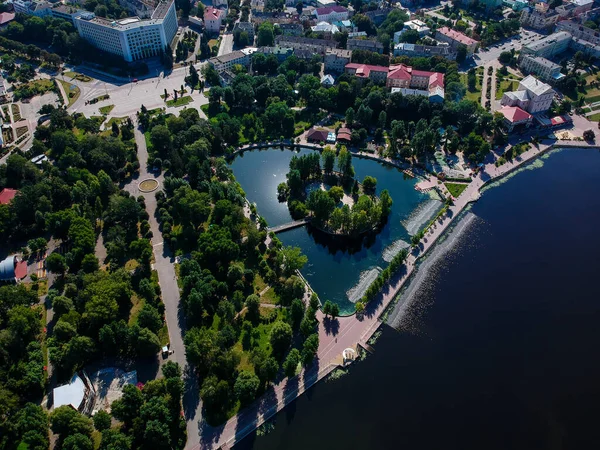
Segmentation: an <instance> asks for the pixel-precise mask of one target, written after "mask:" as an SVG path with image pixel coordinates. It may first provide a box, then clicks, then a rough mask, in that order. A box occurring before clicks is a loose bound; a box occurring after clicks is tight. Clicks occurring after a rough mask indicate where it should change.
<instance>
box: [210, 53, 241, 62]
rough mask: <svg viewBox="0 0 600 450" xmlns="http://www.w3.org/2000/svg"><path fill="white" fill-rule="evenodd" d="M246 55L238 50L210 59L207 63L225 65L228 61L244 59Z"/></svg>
mask: <svg viewBox="0 0 600 450" xmlns="http://www.w3.org/2000/svg"><path fill="white" fill-rule="evenodd" d="M246 56H247V55H246V53H244V52H242V51H240V50H235V51H233V52H231V53H227V54H225V55H221V56H215V57H214V58H210V59H209V61H212V62H213V64H214V63H215V62H220V63H222V64H223V63H227V62H230V61H234V60H236V59H240V58H244V57H246Z"/></svg>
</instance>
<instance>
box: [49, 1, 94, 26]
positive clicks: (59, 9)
mask: <svg viewBox="0 0 600 450" xmlns="http://www.w3.org/2000/svg"><path fill="white" fill-rule="evenodd" d="M86 12H87V11H84V10H82V9H77V8H73V7H72V6H67V5H63V4H60V5H58V6H55V7H54V8H52V9H51V10H50V15H52V17H57V18H59V19H64V20H68V21H69V22H71V23H72V24H73V25H75V19H76V18H77V17H81V15H82V14H85V13H86Z"/></svg>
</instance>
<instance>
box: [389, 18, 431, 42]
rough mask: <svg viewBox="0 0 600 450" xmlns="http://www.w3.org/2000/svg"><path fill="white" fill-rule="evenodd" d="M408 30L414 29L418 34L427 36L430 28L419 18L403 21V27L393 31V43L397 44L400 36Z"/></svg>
mask: <svg viewBox="0 0 600 450" xmlns="http://www.w3.org/2000/svg"><path fill="white" fill-rule="evenodd" d="M409 30H413V31H416V32H417V33H419V36H421V37H423V36H427V35H428V34H429V32H430V31H431V29H430V28H429V27H428V26H427V24H426V23H425V22H423V21H421V20H417V19H415V20H409V21H408V22H404V27H403V28H402V29H401V30H400V31H396V32H395V33H394V43H395V44H397V43H399V42H400V36H402V35H403V34H404V33H406V32H407V31H409Z"/></svg>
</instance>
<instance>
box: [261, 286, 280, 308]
mask: <svg viewBox="0 0 600 450" xmlns="http://www.w3.org/2000/svg"><path fill="white" fill-rule="evenodd" d="M279 300H280V299H279V296H278V295H277V293H276V292H275V289H273V288H272V287H269V289H268V290H267V292H265V293H264V294H263V295H261V297H260V302H261V303H269V304H271V305H278V304H279Z"/></svg>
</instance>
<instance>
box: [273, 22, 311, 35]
mask: <svg viewBox="0 0 600 450" xmlns="http://www.w3.org/2000/svg"><path fill="white" fill-rule="evenodd" d="M275 26H276V27H278V28H279V29H280V30H281V34H283V35H284V36H302V34H303V33H304V27H303V26H302V24H301V23H276V24H275Z"/></svg>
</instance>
